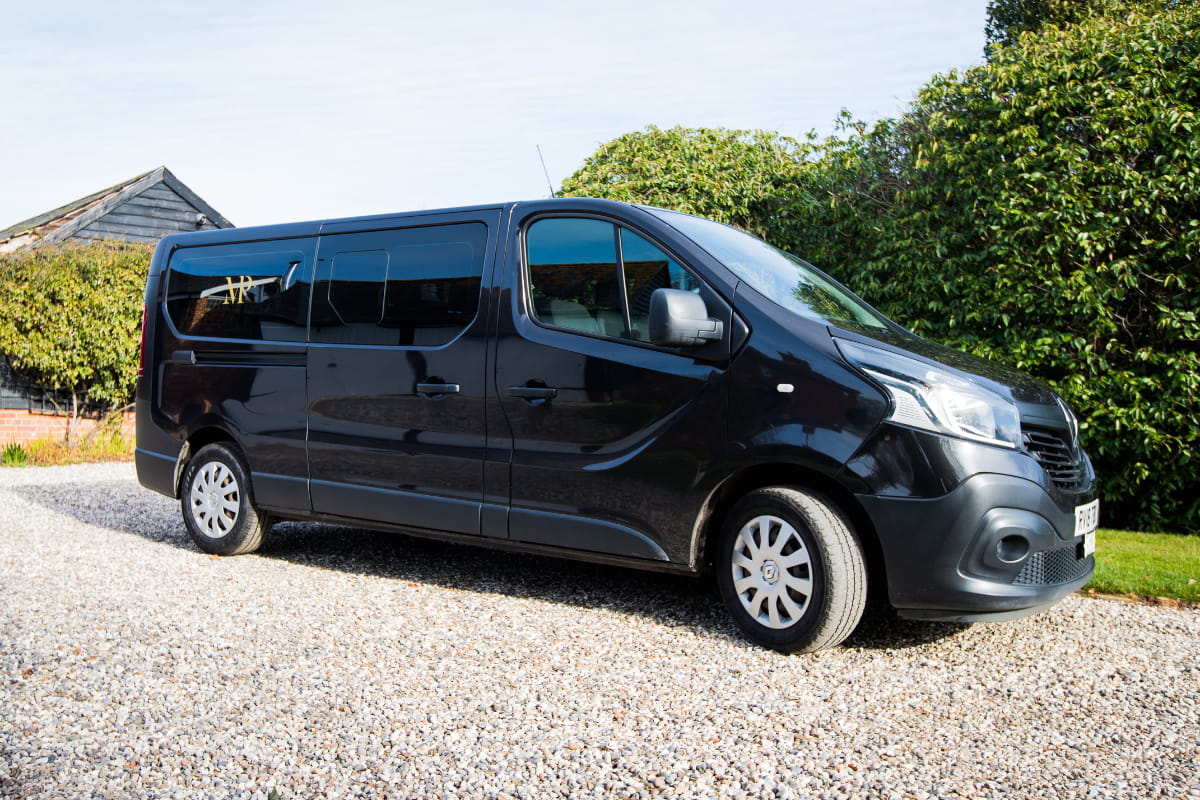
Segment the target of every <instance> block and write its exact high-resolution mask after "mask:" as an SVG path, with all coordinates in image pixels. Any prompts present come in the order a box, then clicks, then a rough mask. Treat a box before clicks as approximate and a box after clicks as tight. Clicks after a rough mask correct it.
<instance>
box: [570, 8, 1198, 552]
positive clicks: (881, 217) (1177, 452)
mask: <svg viewBox="0 0 1200 800" xmlns="http://www.w3.org/2000/svg"><path fill="white" fill-rule="evenodd" d="M996 5H999V4H998V3H996V4H993V6H996ZM1118 5H1119V4H1118ZM1168 6H1169V7H1168ZM1114 7H1115V6H1114ZM1146 7H1147V8H1149V9H1150V10H1149V11H1139V10H1137V8H1136V7H1133V9H1132V10H1131V7H1129V6H1128V5H1127V4H1126V5H1123V6H1121V12H1120V13H1119V14H1105V13H1099V12H1097V13H1096V14H1093V15H1092V16H1089V17H1087V18H1085V19H1083V20H1082V21H1081V22H1079V23H1078V24H1075V25H1069V24H1055V25H1053V26H1043V27H1041V28H1040V30H1039V32H1038V33H1036V34H1031V35H1026V36H1023V37H1020V38H1019V39H1018V40H1017V41H1016V42H1014V43H1013V44H1011V45H1009V46H1006V47H1002V48H998V49H996V50H995V51H994V52H993V54H992V57H991V59H990V60H989V61H988V63H986V64H984V65H981V66H979V67H976V68H974V69H971V70H968V71H966V72H964V73H951V74H949V75H945V76H939V77H937V78H935V79H934V80H933V81H932V82H930V83H929V84H928V85H927V86H926V87H925V88H924V89H923V90H922V91H921V93H920V94H919V95H918V97H917V99H916V101H915V102H914V103H913V105H912V106H911V108H910V109H909V111H908V113H906V114H905V115H903V116H902V117H901V118H899V119H895V120H884V121H883V122H881V123H879V124H878V125H876V126H874V127H872V128H869V129H868V128H866V127H864V126H854V125H850V124H849V121H848V120H843V123H844V124H843V128H842V130H841V131H840V133H839V134H838V135H837V136H835V137H833V138H831V139H829V140H827V141H826V142H824V143H821V144H820V146H819V147H816V148H815V149H814V150H813V151H811V152H809V153H807V154H806V155H807V160H806V161H804V162H803V163H800V164H799V165H794V164H789V165H788V169H787V172H786V176H787V177H786V178H785V179H784V180H787V181H792V182H794V187H793V190H792V192H791V194H790V196H789V193H788V192H787V191H785V190H779V189H778V188H776V196H775V198H774V199H773V200H772V203H771V205H770V208H771V209H774V210H779V209H782V210H783V213H782V214H779V215H776V216H775V217H774V218H773V219H770V220H767V221H765V222H764V221H763V220H762V219H755V220H754V221H753V222H752V224H750V225H745V226H743V227H747V228H749V229H752V230H756V231H759V232H763V231H767V232H768V238H772V240H773V241H775V243H777V244H780V245H781V246H784V247H786V248H787V249H791V250H793V251H795V252H798V253H800V254H801V255H804V256H805V257H807V258H810V259H811V260H813V261H815V262H817V263H819V264H822V265H824V266H825V267H826V268H827V269H829V271H831V272H832V273H834V274H835V275H836V276H837V277H839V278H840V279H841V280H842V281H843V282H844V283H846V284H848V285H849V286H851V287H852V288H854V289H855V290H856V291H858V292H859V293H860V294H862V295H864V296H865V297H867V299H868V300H870V301H871V302H872V303H874V304H875V305H876V306H878V307H880V308H881V310H883V311H884V312H885V313H887V314H889V315H890V316H892V317H893V318H895V319H897V320H898V321H900V322H901V323H902V324H904V325H906V326H908V327H909V328H911V329H913V330H915V331H916V332H918V333H921V334H922V335H925V336H929V337H932V338H935V339H938V340H941V341H944V342H946V343H948V344H951V345H953V346H956V347H960V348H963V349H967V350H970V351H973V352H975V353H978V354H981V355H984V356H988V357H992V358H996V359H1000V360H1003V361H1006V362H1009V363H1012V364H1014V365H1016V366H1018V367H1020V368H1022V369H1024V370H1026V371H1028V372H1031V373H1033V374H1035V375H1037V376H1039V377H1041V378H1043V379H1045V380H1046V381H1047V382H1049V383H1050V384H1051V385H1052V386H1054V387H1055V388H1056V389H1057V390H1058V391H1059V392H1060V393H1061V394H1063V395H1064V396H1065V397H1066V398H1067V399H1068V400H1069V401H1070V402H1071V403H1072V405H1074V406H1075V407H1076V409H1077V410H1078V411H1080V412H1081V417H1082V418H1083V419H1084V428H1083V436H1084V440H1085V444H1086V445H1087V447H1088V449H1089V451H1090V452H1091V454H1092V456H1093V459H1094V460H1095V462H1096V465H1097V470H1098V472H1099V474H1100V478H1101V481H1102V492H1103V497H1104V502H1105V504H1106V508H1107V511H1106V518H1108V519H1109V520H1111V521H1112V522H1113V523H1116V524H1122V525H1126V526H1133V527H1141V528H1151V529H1153V528H1159V529H1161V528H1168V529H1177V530H1178V529H1183V530H1193V531H1194V530H1197V529H1198V528H1200V495H1197V493H1196V491H1195V487H1196V486H1200V460H1197V459H1194V458H1193V457H1192V450H1193V448H1194V447H1195V443H1196V441H1197V439H1198V438H1200V437H1198V436H1197V425H1196V423H1195V413H1196V409H1198V408H1200V321H1198V319H1197V309H1198V308H1200V266H1198V264H1200V119H1198V117H1197V114H1198V112H1200V7H1198V6H1197V4H1196V3H1195V2H1186V3H1185V2H1174V3H1165V4H1156V3H1148V4H1146ZM642 157H643V158H645V159H650V158H652V157H653V156H652V154H651V153H650V152H646V153H644V154H643V155H642ZM687 169H688V171H689V173H690V174H694V173H697V172H703V171H704V170H707V169H712V170H713V171H714V172H715V171H719V167H717V166H716V165H715V164H713V163H709V162H700V163H693V164H690V165H688V166H687ZM587 170H588V167H587V166H586V165H585V169H584V170H583V173H584V175H582V176H580V175H577V176H575V179H576V180H577V182H578V183H579V184H583V183H584V179H585V178H586V177H587ZM614 172H615V171H614ZM662 180H663V181H664V182H665V180H666V179H662ZM690 180H693V181H694V182H699V181H697V180H696V179H694V178H692V179H690ZM747 183H753V181H747ZM759 184H762V185H770V186H772V187H777V183H776V182H773V181H771V180H770V179H765V178H764V179H760V180H759ZM596 188H600V189H603V188H604V187H603V186H599V187H597V186H596V185H594V184H592V185H589V189H591V190H592V193H600V194H605V193H604V192H603V191H601V192H595V191H594V190H595V189H596ZM607 196H613V195H612V194H611V193H608V194H607ZM622 199H637V200H641V201H646V202H658V203H659V204H663V205H668V206H675V207H678V204H677V203H674V202H672V197H671V194H670V193H669V192H666V193H658V194H656V195H654V196H653V197H650V196H646V195H639V194H638V193H636V192H635V193H633V194H631V195H627V196H625V197H623V198H622ZM692 207H693V208H696V209H697V210H699V211H700V213H709V211H708V210H707V209H704V208H703V207H702V204H699V203H697V202H695V201H692ZM752 210H753V209H752Z"/></svg>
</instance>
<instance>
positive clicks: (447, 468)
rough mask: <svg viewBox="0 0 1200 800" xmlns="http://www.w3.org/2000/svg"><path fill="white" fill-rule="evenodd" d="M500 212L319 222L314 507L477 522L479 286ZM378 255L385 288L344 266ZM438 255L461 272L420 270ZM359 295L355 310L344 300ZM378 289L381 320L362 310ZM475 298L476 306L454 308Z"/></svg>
mask: <svg viewBox="0 0 1200 800" xmlns="http://www.w3.org/2000/svg"><path fill="white" fill-rule="evenodd" d="M499 219H500V212H499V211H498V210H495V209H493V210H489V211H487V212H477V213H473V214H443V215H436V216H429V217H405V218H402V219H398V220H395V221H392V222H390V223H388V222H386V221H380V222H377V223H375V224H376V225H384V224H391V225H394V226H395V227H385V228H382V229H378V230H362V229H361V228H356V229H355V230H352V231H345V230H342V229H340V228H339V226H329V227H327V228H326V229H324V230H323V231H322V235H321V243H320V252H319V254H318V264H317V277H316V281H315V289H314V295H313V315H312V335H311V339H312V341H311V342H310V344H309V358H308V365H309V367H308V397H309V417H308V423H309V435H308V456H309V470H310V476H311V487H312V505H313V511H314V512H315V513H318V514H327V515H336V516H341V517H353V518H356V519H361V520H367V521H372V522H383V523H388V524H393V525H400V526H404V527H413V528H421V529H430V530H440V531H448V532H452V533H460V534H478V533H479V532H480V509H481V505H482V499H483V448H484V439H485V429H484V418H485V414H484V404H485V398H486V393H487V383H486V380H485V374H484V362H485V355H486V353H485V349H486V341H487V325H488V310H489V309H488V302H487V299H488V297H489V294H488V292H486V291H483V290H482V286H483V285H486V282H487V280H488V279H490V273H491V266H492V263H493V261H494V254H495V244H496V240H497V233H496V231H497V229H498V226H499ZM341 227H343V228H345V227H351V226H349V225H346V226H341ZM373 262H379V263H380V264H383V263H384V262H386V263H387V264H388V266H387V267H386V271H387V280H386V281H384V282H382V283H380V284H378V285H380V286H382V287H383V288H382V289H380V291H382V292H383V297H382V298H379V297H376V296H374V295H373V294H371V293H372V292H373V291H374V290H372V289H370V286H372V284H370V283H367V282H364V281H353V280H342V279H339V276H347V277H349V278H354V277H356V276H355V275H354V273H353V270H355V269H360V270H361V269H365V268H366V267H365V266H364V265H368V264H369V263H373ZM339 264H340V265H341V266H339ZM356 264H357V265H358V266H354V265H356ZM430 265H432V266H430ZM447 265H449V266H447ZM381 268H382V267H381ZM439 269H440V270H442V272H445V271H446V270H450V271H451V272H453V271H454V270H455V269H457V270H458V272H454V275H453V276H452V277H446V274H442V273H441V272H439V273H438V275H440V276H441V277H429V276H426V277H424V278H422V277H421V273H422V272H423V271H424V272H429V271H430V270H433V271H437V270H439ZM339 270H340V271H339ZM459 272H461V275H459V274H458V273H459ZM468 273H472V274H468ZM447 274H449V273H447ZM364 291H365V292H367V294H368V295H371V296H370V297H367V296H366V295H364V294H363V293H364ZM352 303H353V304H356V306H355V307H356V308H358V309H360V310H359V311H354V310H353V309H352V310H349V311H348V310H346V308H345V307H344V306H345V305H347V304H352ZM370 303H381V305H382V309H383V310H382V315H383V316H382V320H381V321H380V320H379V319H365V318H360V317H356V316H355V314H359V315H362V314H364V312H362V311H361V309H363V308H365V307H367V306H368V305H370ZM472 303H473V304H474V305H475V309H474V311H475V313H474V314H473V315H471V316H467V317H465V318H462V317H461V315H457V311H456V310H455V309H457V308H459V307H460V306H462V305H470V304H472ZM376 316H377V317H378V315H376Z"/></svg>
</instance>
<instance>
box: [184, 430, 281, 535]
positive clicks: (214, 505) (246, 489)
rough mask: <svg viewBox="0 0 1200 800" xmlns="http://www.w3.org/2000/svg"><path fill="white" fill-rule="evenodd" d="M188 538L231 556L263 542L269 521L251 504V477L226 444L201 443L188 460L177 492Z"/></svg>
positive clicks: (235, 452)
mask: <svg viewBox="0 0 1200 800" xmlns="http://www.w3.org/2000/svg"><path fill="white" fill-rule="evenodd" d="M179 502H180V505H181V506H182V507H183V521H184V524H185V525H186V526H187V529H188V534H189V535H191V537H192V541H194V542H195V543H196V546H197V547H199V548H200V549H201V550H203V551H204V552H206V553H214V554H216V555H221V556H235V555H240V554H242V553H251V552H253V551H255V550H257V549H258V548H259V546H261V545H262V543H263V539H264V538H265V537H266V533H267V529H268V528H270V527H271V520H270V518H269V517H268V516H267V515H266V514H261V513H259V511H258V509H256V508H255V507H254V496H253V493H252V492H251V489H250V475H249V472H248V470H247V469H246V466H245V464H244V463H243V461H242V459H241V456H240V454H239V453H238V452H237V450H236V449H235V448H234V447H233V446H232V445H229V444H226V443H224V442H215V443H213V444H207V445H205V446H204V447H201V448H200V450H199V451H198V452H197V453H196V455H195V456H193V457H192V460H191V461H189V462H188V465H187V469H186V470H184V473H183V487H182V490H181V491H180V493H179Z"/></svg>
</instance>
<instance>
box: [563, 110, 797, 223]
mask: <svg viewBox="0 0 1200 800" xmlns="http://www.w3.org/2000/svg"><path fill="white" fill-rule="evenodd" d="M814 149H815V148H814V145H813V144H812V143H811V142H808V141H803V142H802V141H798V140H796V139H791V138H788V137H786V136H781V135H779V134H776V133H768V132H765V131H742V130H727V129H722V128H680V127H676V128H670V129H666V130H663V129H660V128H656V127H654V126H653V125H651V126H650V127H648V128H646V129H645V130H644V131H636V132H633V133H627V134H624V135H623V136H620V137H618V138H616V139H614V140H613V141H611V142H608V143H606V144H602V145H601V146H600V149H599V150H597V151H596V152H595V153H594V154H592V156H590V157H589V158H588V159H587V161H585V162H584V165H583V166H582V167H581V168H580V169H579V170H578V171H576V172H575V174H573V175H572V176H571V177H569V178H567V179H566V180H565V181H563V184H562V190H561V191H560V192H559V194H560V195H563V196H568V197H585V196H586V197H606V198H609V199H612V200H623V201H626V202H635V203H647V204H649V205H655V206H662V207H668V208H674V209H676V210H679V211H685V212H687V213H689V214H698V215H700V216H704V217H709V218H711V219H716V220H720V221H721V222H727V223H729V224H731V225H736V226H738V227H739V228H742V229H744V230H748V231H752V232H754V233H755V234H757V235H759V236H763V237H766V238H770V239H777V238H779V236H780V235H781V231H783V230H786V228H787V227H788V224H789V221H790V220H791V214H792V211H793V207H794V206H795V205H796V204H797V189H798V187H803V186H804V182H803V180H802V177H801V176H802V174H803V173H804V171H805V170H806V169H807V168H809V167H810V165H809V163H808V160H807V159H808V156H809V155H810V154H811V153H812V152H813V150H814Z"/></svg>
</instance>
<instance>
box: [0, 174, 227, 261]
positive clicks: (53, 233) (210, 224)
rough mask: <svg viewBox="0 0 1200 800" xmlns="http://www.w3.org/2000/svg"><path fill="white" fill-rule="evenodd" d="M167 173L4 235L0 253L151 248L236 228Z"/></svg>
mask: <svg viewBox="0 0 1200 800" xmlns="http://www.w3.org/2000/svg"><path fill="white" fill-rule="evenodd" d="M232 227H233V223H232V222H230V221H229V220H227V219H225V217H224V216H222V215H221V214H220V213H219V212H218V211H217V210H216V209H214V208H213V207H212V206H210V205H209V204H208V203H207V202H205V201H204V199H203V198H201V197H200V196H199V195H197V194H196V193H195V192H193V191H192V190H191V189H189V188H188V187H187V186H186V185H184V183H183V182H182V181H180V180H179V179H178V178H176V177H175V176H174V175H173V174H172V173H171V171H170V170H169V169H167V168H166V167H158V168H156V169H152V170H150V171H149V172H146V173H143V174H142V175H138V176H137V177H135V178H130V179H129V180H127V181H125V182H123V183H119V184H117V185H116V186H111V187H109V188H107V189H103V190H101V191H99V192H96V193H95V194H90V195H88V196H87V197H82V198H80V199H78V200H75V201H74V202H71V203H67V204H66V205H64V206H61V207H59V208H56V209H54V210H53V211H47V212H46V213H45V214H39V215H38V216H36V217H33V218H31V219H27V220H25V221H24V222H18V223H17V224H16V225H13V226H11V227H9V228H5V229H4V230H2V231H0V253H6V252H11V251H13V250H19V249H20V248H22V247H26V246H28V245H31V244H33V243H35V242H37V243H39V244H51V243H55V242H63V241H66V240H68V239H122V240H125V241H140V242H152V241H156V240H157V239H158V238H159V237H161V236H163V235H164V234H167V233H175V232H178V231H183V230H193V231H194V230H200V229H202V228H232Z"/></svg>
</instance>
